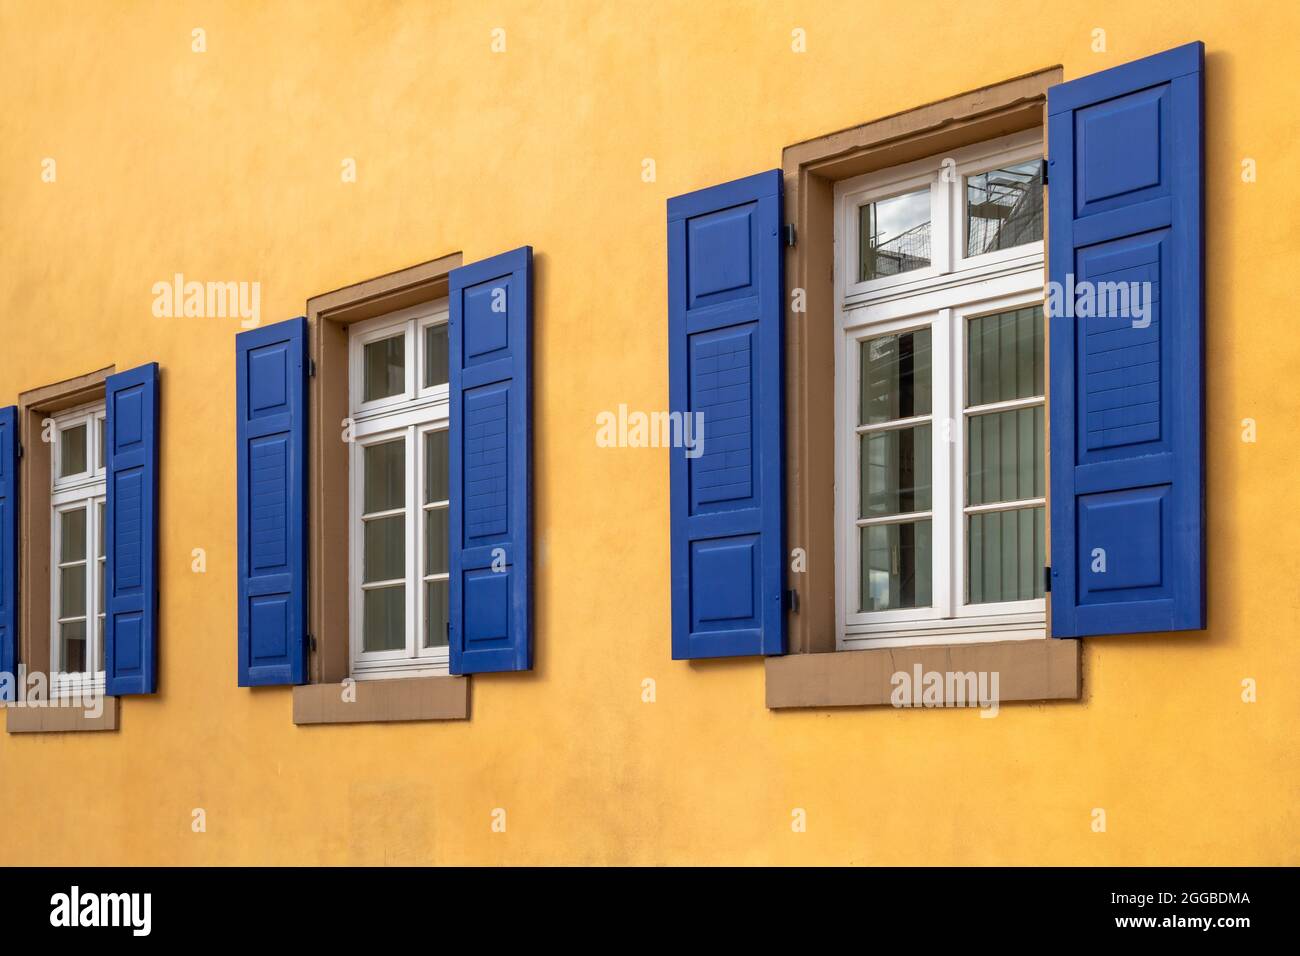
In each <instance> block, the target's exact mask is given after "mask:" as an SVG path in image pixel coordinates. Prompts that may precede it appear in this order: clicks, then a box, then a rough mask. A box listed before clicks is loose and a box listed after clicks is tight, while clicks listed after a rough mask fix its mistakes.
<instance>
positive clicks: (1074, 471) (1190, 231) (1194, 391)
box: [1047, 43, 1205, 637]
mask: <svg viewBox="0 0 1300 956" xmlns="http://www.w3.org/2000/svg"><path fill="white" fill-rule="evenodd" d="M1203 60H1204V48H1203V46H1202V44H1200V43H1190V44H1188V45H1186V46H1182V47H1178V48H1176V49H1173V50H1169V51H1167V52H1165V53H1160V54H1157V55H1156V56H1152V57H1148V58H1146V59H1144V60H1138V61H1136V62H1133V63H1128V64H1125V65H1123V66H1119V67H1116V68H1115V69H1112V70H1106V71H1105V72H1103V73H1097V74H1094V75H1092V76H1085V77H1083V78H1081V79H1078V80H1073V81H1071V82H1069V83H1062V84H1060V85H1058V86H1054V87H1052V88H1051V89H1050V90H1049V91H1048V100H1047V102H1048V113H1049V120H1048V124H1049V125H1048V143H1049V146H1050V171H1049V184H1048V203H1049V206H1048V211H1049V220H1050V225H1049V235H1048V257H1049V262H1050V275H1051V280H1052V282H1053V283H1054V284H1055V286H1056V289H1058V290H1063V291H1064V294H1063V295H1061V296H1060V297H1059V299H1058V300H1057V301H1058V302H1059V303H1060V307H1056V306H1055V305H1053V308H1052V312H1053V314H1052V317H1051V339H1050V353H1051V377H1050V385H1051V391H1050V401H1051V457H1052V468H1051V486H1050V488H1051V501H1052V575H1051V580H1052V591H1051V595H1052V633H1053V636H1055V637H1082V636H1085V635H1089V634H1116V633H1135V632H1146V631H1171V630H1187V629H1195V628H1202V627H1204V626H1205V583H1204V581H1205V550H1204V458H1203V454H1204V453H1203V429H1204V378H1203V362H1202V359H1203V348H1204V346H1203V324H1204V320H1203V304H1202V302H1203V290H1202V265H1203V261H1202V260H1203V256H1204V237H1203V222H1202V189H1203V162H1202V152H1203V147H1202V140H1203V116H1202V81H1201V77H1202V63H1203ZM1085 282H1086V283H1092V284H1093V285H1092V286H1090V287H1089V288H1091V289H1092V291H1093V292H1094V293H1100V292H1101V290H1102V287H1101V286H1100V285H1097V284H1099V283H1147V284H1149V285H1146V286H1145V288H1146V289H1149V290H1150V298H1149V300H1148V301H1149V311H1148V312H1147V315H1146V316H1145V317H1143V316H1141V315H1140V314H1135V313H1137V312H1138V310H1137V309H1134V308H1132V306H1130V309H1129V310H1128V312H1129V314H1128V315H1115V314H1114V313H1115V311H1116V310H1114V309H1113V308H1112V310H1111V315H1110V316H1109V317H1104V318H1095V317H1086V316H1080V315H1079V313H1080V312H1085V311H1086V306H1085V305H1084V303H1083V302H1080V301H1079V300H1077V299H1075V298H1074V297H1073V296H1071V295H1070V290H1072V289H1074V290H1078V289H1082V288H1083V287H1082V286H1080V285H1079V284H1080V283H1085ZM1138 288H1139V289H1140V288H1143V287H1142V286H1139V287H1138ZM1110 291H1113V287H1111V290H1110ZM1108 294H1109V292H1108ZM1093 298H1094V299H1095V298H1096V295H1094V296H1093ZM1067 300H1068V301H1067ZM1120 301H1121V302H1122V300H1120ZM1051 304H1052V297H1051V295H1050V292H1049V305H1051ZM1113 304H1114V300H1113V299H1112V305H1113ZM1068 306H1073V308H1067V307H1068ZM1103 569H1104V570H1103Z"/></svg>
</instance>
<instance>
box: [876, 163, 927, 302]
mask: <svg viewBox="0 0 1300 956" xmlns="http://www.w3.org/2000/svg"><path fill="white" fill-rule="evenodd" d="M858 248H859V252H860V256H859V259H860V268H859V270H858V280H859V281H860V282H866V281H867V280H869V279H880V278H883V277H884V276H893V275H898V274H899V273H902V272H911V271H912V270H913V269H924V268H925V267H926V266H928V265H929V264H930V187H929V186H927V187H925V188H924V189H919V190H917V191H916V192H913V193H907V194H906V195H903V196H894V197H893V198H891V199H882V200H880V201H879V202H871V203H867V204H866V205H864V206H861V207H859V208H858Z"/></svg>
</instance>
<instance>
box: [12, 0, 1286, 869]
mask: <svg viewBox="0 0 1300 956" xmlns="http://www.w3.org/2000/svg"><path fill="white" fill-rule="evenodd" d="M498 27H500V28H503V29H504V30H505V38H506V50H505V52H501V53H494V52H493V51H492V40H493V37H492V33H491V31H492V30H493V29H494V28H498ZM195 28H202V29H204V30H206V37H207V50H206V52H204V53H195V52H192V50H191V44H192V39H191V31H192V30H193V29H195ZM796 28H802V29H803V30H805V31H806V36H807V52H805V53H794V52H792V50H791V31H792V30H794V29H796ZM1096 28H1102V29H1104V30H1105V31H1106V39H1107V51H1106V52H1104V53H1097V52H1093V50H1092V48H1091V47H1092V43H1093V38H1092V31H1093V30H1094V29H1096ZM1298 33H1300V8H1297V7H1296V6H1295V5H1294V4H1291V3H1283V2H1276V3H1271V4H1267V5H1261V6H1260V7H1259V8H1256V9H1253V10H1250V11H1248V10H1246V9H1244V8H1243V6H1242V5H1241V4H1239V3H1231V2H1226V0H1224V2H1206V3H1198V4H1192V5H1189V4H1185V3H1175V2H1168V0H1165V2H1159V0H1157V2H1151V3H1144V4H1140V5H1138V4H1124V3H1110V2H1092V3H1087V4H1079V3H1072V4H1052V5H1049V6H1046V7H1045V6H1044V5H1043V4H1042V3H1031V2H1019V0H997V2H987V3H979V4H967V5H961V4H952V3H942V4H940V3H930V2H924V3H910V4H898V3H882V2H854V3H822V2H812V0H799V2H792V3H761V4H760V3H740V2H731V3H708V4H702V3H698V2H673V3H647V4H631V3H603V4H602V3H595V2H590V3H589V2H581V3H580V2H560V0H557V2H553V3H547V4H523V3H518V4H516V3H495V4H489V5H484V4H468V3H464V4H432V3H416V2H411V3H396V2H388V3H382V2H369V3H367V2H360V0H354V2H346V3H345V2H307V0H301V2H273V3H267V4H263V3H254V2H241V3H234V2H232V3H221V4H210V3H190V2H165V3H164V2H158V3H109V2H96V3H90V2H59V0H41V2H36V0H28V2H16V0H0V89H2V90H3V117H4V118H3V135H0V248H3V250H4V253H3V265H2V266H0V331H2V332H3V334H2V335H0V342H2V343H3V344H2V345H0V404H8V403H11V402H13V401H15V400H16V398H17V395H18V393H19V392H20V391H22V390H25V389H29V388H34V387H36V386H40V385H45V384H48V383H50V382H54V381H58V380H61V379H65V378H69V377H71V376H74V375H77V374H80V373H83V372H87V371H90V370H93V369H97V368H101V367H103V366H105V365H108V364H111V363H115V364H116V365H117V367H118V368H120V369H121V368H128V367H130V366H133V365H136V364H139V363H142V362H146V361H153V360H156V361H158V362H159V363H160V364H161V366H162V368H163V375H164V381H163V393H162V409H163V411H162V428H163V435H162V442H163V452H162V454H163V469H162V489H163V491H162V500H163V506H162V507H163V522H162V540H161V549H162V550H161V587H162V610H161V651H160V655H161V671H160V678H159V686H160V692H159V693H158V694H157V695H156V697H153V698H145V699H142V698H132V699H127V700H125V701H124V702H123V705H122V708H121V715H120V730H118V731H117V732H115V733H99V734H64V735H25V736H22V737H15V736H8V735H3V734H0V819H3V820H5V821H6V824H5V826H4V828H3V835H2V836H0V862H2V863H6V864H13V863H63V864H67V863H95V864H109V863H142V864H143V863H155V864H157V863H189V864H236V863H240V864H243V863H290V862H308V863H349V862H352V863H476V864H494V863H518V864H530V863H547V862H560V863H593V864H599V863H613V864H622V863H649V864H659V863H726V862H732V863H814V862H822V863H860V864H900V863H917V862H921V863H949V864H975V863H1015V864H1053V863H1055V864H1061V863H1087V864H1103V863H1104V864H1153V863H1175V864H1191V863H1208V864H1247V863H1274V864H1277V863H1290V864H1296V863H1300V850H1298V849H1297V840H1296V836H1297V833H1300V752H1298V751H1300V745H1298V744H1297V740H1300V737H1298V735H1297V734H1296V727H1297V723H1298V719H1300V703H1298V701H1297V692H1296V686H1297V680H1296V675H1297V674H1298V673H1300V587H1298V586H1297V583H1296V582H1297V581H1300V547H1298V546H1300V492H1298V491H1297V487H1298V483H1297V480H1296V476H1297V474H1300V455H1298V454H1297V443H1296V440H1295V438H1294V428H1295V422H1296V420H1297V419H1298V418H1300V390H1297V389H1296V388H1295V382H1296V380H1297V375H1300V331H1297V327H1296V325H1295V323H1294V322H1293V321H1292V320H1291V318H1290V317H1291V315H1292V313H1293V312H1294V305H1293V299H1294V295H1293V294H1292V293H1291V292H1288V289H1289V283H1290V282H1291V281H1293V279H1294V267H1293V259H1294V257H1295V256H1296V254H1297V252H1300V215H1297V213H1298V212H1300V180H1297V178H1296V175H1295V172H1294V171H1295V169H1296V168H1298V167H1300V120H1298V119H1297V115H1296V112H1295V110H1294V108H1293V105H1294V104H1293V102H1292V95H1291V94H1292V91H1293V89H1294V75H1293V73H1292V67H1293V64H1294V37H1295V36H1296V35H1297V34H1298ZM1193 39H1202V40H1204V41H1205V43H1206V49H1207V60H1206V85H1207V88H1206V94H1207V128H1208V130H1209V135H1208V142H1207V155H1206V176H1207V204H1206V205H1207V234H1208V241H1207V251H1206V254H1207V262H1208V269H1207V275H1208V289H1207V308H1206V311H1207V326H1208V327H1207V352H1206V355H1207V366H1208V383H1207V388H1208V396H1209V398H1208V408H1207V443H1206V444H1207V455H1208V461H1209V474H1208V489H1209V535H1208V536H1209V547H1210V565H1209V608H1210V627H1209V629H1208V630H1207V631H1205V632H1201V633H1190V634H1179V635H1152V636H1146V637H1117V638H1109V639H1091V640H1088V641H1087V643H1086V649H1085V663H1084V668H1085V670H1084V682H1085V691H1084V700H1082V701H1080V702H1077V703H1076V702H1070V703H1056V704H1048V705H1025V704H1010V705H1007V706H1005V707H1003V709H1002V711H1001V713H1000V715H999V716H998V717H997V718H996V719H993V720H982V719H979V717H978V716H977V715H976V714H975V713H973V712H970V711H895V710H892V709H889V708H876V709H859V710H846V711H835V712H829V711H822V712H813V711H803V712H785V713H773V712H769V711H768V710H766V709H765V708H764V706H763V666H762V663H761V662H760V661H758V660H745V661H732V662H713V663H709V662H706V663H702V664H698V665H692V664H686V663H681V662H673V661H671V660H669V601H668V598H669V585H668V572H669V558H668V521H667V509H668V463H667V453H666V451H663V450H654V449H643V450H642V449H624V450H611V449H602V448H598V447H597V445H596V442H595V430H596V426H595V416H596V414H597V413H598V412H600V411H602V410H607V409H615V408H617V406H618V404H619V403H620V402H626V403H628V405H629V406H631V407H632V408H637V409H656V408H660V409H662V408H665V407H666V403H667V364H666V363H667V357H666V338H667V319H666V305H665V295H666V275H665V209H664V201H665V199H666V198H667V197H669V196H673V195H677V194H679V193H683V192H686V191H688V190H692V189H695V188H699V187H702V186H706V185H711V184H714V183H718V182H722V181H725V180H728V179H732V178H736V177H739V176H742V175H746V174H749V173H752V172H757V171H759V170H763V169H770V168H772V167H775V166H778V165H780V160H781V149H782V147H783V146H785V145H787V144H790V143H793V142H796V141H799V140H803V139H807V138H809V137H814V136H819V135H822V134H824V133H827V132H830V131H832V130H835V129H840V128H844V127H848V126H852V125H855V124H857V123H860V122H863V121H866V120H870V119H874V118H877V117H881V116H885V115H888V114H890V113H894V112H897V111H900V110H903V109H907V108H910V107H913V106H916V105H919V104H922V103H926V102H929V101H932V100H936V99H940V98H943V97H947V96H950V95H953V94H956V93H959V92H963V91H966V90H969V89H974V88H977V87H980V86H983V85H986V84H989V83H993V82H997V81H1000V80H1003V79H1006V78H1009V77H1012V76H1016V75H1019V74H1023V73H1027V72H1030V71H1033V70H1036V69H1039V68H1042V67H1045V66H1050V65H1053V64H1058V63H1059V64H1061V65H1063V67H1064V70H1065V75H1066V78H1067V79H1069V78H1073V77H1077V76H1081V75H1083V74H1086V73H1091V72H1095V71H1097V70H1101V69H1104V68H1106V67H1108V66H1112V65H1115V64H1118V63H1121V62H1124V61H1127V60H1131V59H1136V58H1138V57H1140V56H1144V55H1146V54H1149V53H1153V52H1157V51H1159V50H1162V49H1165V48H1168V47H1171V46H1175V45H1178V44H1181V43H1184V42H1186V41H1188V40H1193ZM349 157H351V158H354V159H355V160H356V164H357V181H356V182H355V183H343V182H341V177H340V169H341V163H342V162H343V160H344V159H345V158H349ZM1247 157H1249V158H1253V159H1254V160H1256V162H1257V169H1258V181H1257V182H1255V183H1243V182H1242V178H1241V161H1242V160H1243V158H1247ZM45 158H53V159H54V160H55V161H56V163H57V180H56V181H55V182H53V183H49V182H43V181H42V178H41V172H42V160H43V159H45ZM645 158H653V159H654V160H655V164H656V172H657V179H656V181H654V182H649V183H647V182H644V181H643V180H642V168H643V167H642V160H643V159H645ZM525 243H529V244H532V245H533V246H534V247H535V249H536V251H537V255H538V289H537V331H536V378H535V381H536V426H535V427H536V518H537V534H538V553H539V564H538V569H537V628H536V633H537V661H538V663H537V666H536V669H535V671H534V672H532V673H531V674H515V675H495V676H489V677H475V678H474V684H473V692H472V697H473V714H472V719H471V720H470V721H468V722H458V723H443V724H439V723H424V724H419V723H413V724H402V725H360V726H325V727H302V728H300V727H295V726H294V725H293V723H292V722H291V706H292V700H291V693H290V691H289V690H288V689H287V688H271V689H264V690H257V691H250V690H246V689H240V688H238V687H236V686H235V652H236V648H235V600H234V597H235V486H234V470H235V436H234V360H233V352H234V343H233V337H234V335H235V333H236V332H237V331H238V320H237V319H185V318H175V319H159V318H154V317H153V315H152V314H151V305H152V293H151V291H150V290H151V286H152V285H153V283H155V282H157V281H160V280H168V279H170V278H171V277H172V276H173V275H174V274H175V273H177V272H181V273H184V275H185V276H186V278H189V279H198V280H203V281H206V280H235V281H239V280H248V281H259V282H260V283H261V287H262V303H261V309H262V318H263V321H264V322H271V321H277V320H279V319H282V318H288V317H291V316H294V315H299V314H301V313H302V312H303V310H304V302H305V300H306V299H307V297H308V296H311V295H314V294H317V293H321V292H325V291H329V290H331V289H335V288H338V287H340V286H343V285H346V284H348V283H351V282H355V281H358V280H360V279H364V278H367V277H370V276H374V275H378V274H381V273H384V272H388V271H391V270H394V269H398V268H402V267H404V266H408V265H411V264H414V263H416V262H420V261H423V260H426V259H432V258H435V257H437V256H440V255H444V254H446V253H449V252H453V251H456V250H462V251H463V252H464V254H465V260H466V261H467V262H469V261H473V260H475V259H478V258H482V257H484V256H487V255H490V254H493V253H496V252H500V251H503V250H506V249H510V248H513V247H515V246H519V245H523V244H525ZM1248 417H1249V418H1253V419H1254V420H1255V421H1256V422H1257V425H1258V441H1257V442H1256V443H1253V444H1252V443H1245V442H1243V441H1242V438H1241V432H1242V425H1241V422H1242V419H1243V418H1248ZM193 548H205V549H206V550H207V555H208V563H207V572H206V573H205V574H196V573H192V572H191V569H190V563H191V557H190V555H191V550H192V549H193ZM647 677H650V678H654V679H655V680H656V681H657V702H655V703H653V704H647V703H643V702H642V699H641V682H642V680H643V679H644V678H647ZM1245 678H1254V679H1255V680H1256V681H1257V684H1258V702H1256V703H1253V704H1247V703H1243V701H1242V699H1241V682H1242V680H1243V679H1245ZM200 807H201V808H204V810H205V811H206V817H207V831H206V832H204V833H194V832H192V830H191V813H192V811H193V810H194V809H195V808H200ZM498 807H501V808H505V809H506V810H507V813H508V827H507V830H506V832H505V833H494V832H493V831H492V828H491V819H492V818H491V814H492V811H493V809H494V808H498ZM796 807H800V808H804V809H805V810H806V811H807V819H808V825H807V832H805V833H795V832H792V829H791V826H790V821H791V811H792V809H793V808H796ZM1095 807H1101V808H1104V809H1105V810H1106V812H1107V822H1108V828H1107V832H1105V833H1094V832H1092V829H1091V826H1090V824H1091V819H1092V818H1091V811H1092V809H1093V808H1095Z"/></svg>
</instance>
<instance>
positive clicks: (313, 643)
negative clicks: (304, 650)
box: [307, 634, 316, 651]
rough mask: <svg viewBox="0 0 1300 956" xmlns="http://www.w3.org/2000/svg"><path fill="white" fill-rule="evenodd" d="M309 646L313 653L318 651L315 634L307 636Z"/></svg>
mask: <svg viewBox="0 0 1300 956" xmlns="http://www.w3.org/2000/svg"><path fill="white" fill-rule="evenodd" d="M307 646H308V647H310V648H311V649H312V650H313V651H314V650H316V635H315V634H308V635H307Z"/></svg>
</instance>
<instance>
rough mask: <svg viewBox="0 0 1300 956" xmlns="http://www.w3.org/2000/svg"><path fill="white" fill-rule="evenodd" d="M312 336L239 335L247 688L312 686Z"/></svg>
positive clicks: (280, 329)
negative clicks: (309, 477) (309, 566)
mask: <svg viewBox="0 0 1300 956" xmlns="http://www.w3.org/2000/svg"><path fill="white" fill-rule="evenodd" d="M307 334H308V332H307V319H306V318H305V317H302V316H299V317H298V318H296V319H289V320H288V321H287V322H277V323H275V324H274V325H268V326H264V327H263V328H259V329H251V330H249V331H247V332H240V333H239V334H238V335H237V336H235V361H236V367H235V391H236V398H235V406H236V418H235V434H236V441H237V446H238V447H237V452H236V458H237V462H238V464H237V472H236V473H237V476H238V485H239V488H238V499H239V515H238V520H239V532H238V534H239V572H238V575H237V577H238V587H239V597H238V600H239V686H240V687H260V686H267V685H273V684H302V683H304V682H305V681H306V679H307V639H306V638H307V375H308V367H309V366H308V360H307Z"/></svg>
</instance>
